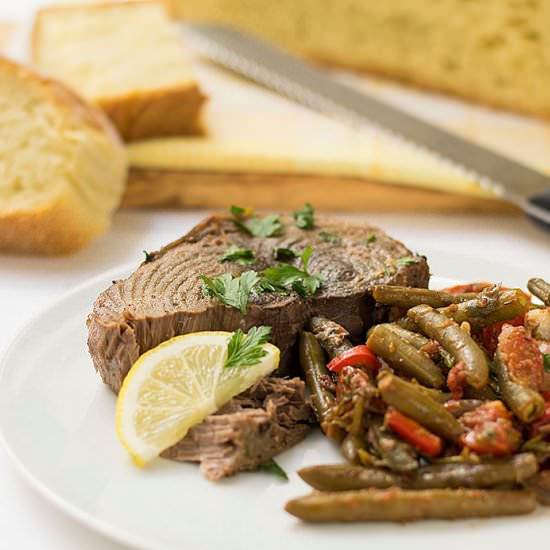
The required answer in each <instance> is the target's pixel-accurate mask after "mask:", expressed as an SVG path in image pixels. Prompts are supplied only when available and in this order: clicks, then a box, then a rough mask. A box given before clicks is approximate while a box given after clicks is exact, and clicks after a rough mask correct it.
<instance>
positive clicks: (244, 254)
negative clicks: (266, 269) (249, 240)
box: [220, 245, 256, 265]
mask: <svg viewBox="0 0 550 550" xmlns="http://www.w3.org/2000/svg"><path fill="white" fill-rule="evenodd" d="M255 256H256V253H255V252H254V250H250V249H249V248H239V247H238V246H237V245H231V246H230V247H229V248H227V249H226V250H225V252H224V253H223V256H222V257H221V258H220V263H222V264H223V263H224V262H235V263H237V264H240V265H250V264H253V263H256V258H255Z"/></svg>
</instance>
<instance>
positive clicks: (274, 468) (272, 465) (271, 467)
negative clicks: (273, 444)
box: [257, 459, 288, 481]
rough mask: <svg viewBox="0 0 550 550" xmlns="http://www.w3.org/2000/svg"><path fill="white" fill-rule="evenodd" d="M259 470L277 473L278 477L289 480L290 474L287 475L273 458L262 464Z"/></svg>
mask: <svg viewBox="0 0 550 550" xmlns="http://www.w3.org/2000/svg"><path fill="white" fill-rule="evenodd" d="M257 470H258V471H260V472H266V473H268V474H273V475H276V476H277V477H280V478H281V479H284V480H285V481H288V476H287V475H286V472H285V471H284V470H283V469H282V468H281V467H280V466H279V465H278V464H277V463H276V462H275V461H274V460H273V459H270V460H268V461H267V462H264V463H263V464H260V465H259V466H258V468H257Z"/></svg>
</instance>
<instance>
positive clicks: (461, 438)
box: [286, 279, 550, 522]
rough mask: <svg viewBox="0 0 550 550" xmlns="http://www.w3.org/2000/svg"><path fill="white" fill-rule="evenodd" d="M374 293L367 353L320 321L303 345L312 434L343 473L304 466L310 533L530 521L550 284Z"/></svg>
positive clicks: (540, 463)
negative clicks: (334, 454)
mask: <svg viewBox="0 0 550 550" xmlns="http://www.w3.org/2000/svg"><path fill="white" fill-rule="evenodd" d="M528 287H529V290H530V291H531V293H532V294H533V295H534V296H536V297H537V298H539V299H540V300H541V301H542V303H543V305H536V304H534V303H532V302H531V297H530V296H529V295H528V294H525V293H524V292H522V291H521V290H519V289H505V288H501V287H500V286H499V285H492V284H489V283H476V284H470V285H465V286H460V287H453V288H449V289H446V290H444V291H433V290H426V289H416V288H408V287H400V286H385V285H378V286H375V287H374V288H373V289H372V293H373V297H374V299H375V300H376V304H377V307H378V308H380V310H381V311H382V310H385V311H386V312H388V313H389V321H390V322H385V323H382V324H378V325H376V326H374V327H372V328H371V329H370V330H369V332H368V335H367V340H366V345H356V346H354V345H353V344H352V343H351V341H350V340H349V338H348V337H349V334H348V333H347V331H346V330H345V329H343V328H342V327H341V326H339V325H338V324H336V323H334V322H333V321H330V320H328V319H326V318H321V317H314V318H312V319H311V320H310V322H309V326H308V327H307V328H308V331H305V332H303V333H302V335H301V339H300V363H301V366H302V369H303V371H304V374H305V377H306V380H307V382H308V385H309V388H310V391H311V399H312V404H313V408H314V410H315V414H316V417H317V419H318V421H319V423H320V425H321V428H322V430H323V431H324V433H325V434H326V435H327V437H329V438H330V439H332V440H334V441H335V442H336V443H337V444H339V445H340V446H341V449H342V455H343V456H344V458H345V459H346V460H347V462H348V464H341V465H334V464H331V465H319V466H311V467H307V468H303V469H302V470H300V471H299V474H300V476H301V477H302V478H303V479H304V481H306V482H307V483H308V484H309V485H311V486H312V487H313V488H314V489H316V490H317V491H316V492H314V493H312V494H311V495H308V496H304V497H300V498H296V499H294V500H291V501H290V502H288V503H287V505H286V510H287V511H288V512H290V513H291V514H293V515H295V516H297V517H299V518H301V519H303V520H306V521H312V522H326V521H406V520H417V519H423V518H462V517H473V516H477V517H482V516H496V515H510V514H525V513H529V512H531V511H533V510H534V509H535V506H536V501H537V497H538V500H539V502H541V503H543V504H548V503H549V502H550V469H547V468H548V467H549V466H550V438H549V435H550V308H549V307H548V306H549V305H550V284H549V283H547V282H545V281H543V280H542V279H531V280H530V281H529V283H528Z"/></svg>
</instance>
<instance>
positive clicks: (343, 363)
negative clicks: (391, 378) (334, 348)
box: [327, 344, 380, 373]
mask: <svg viewBox="0 0 550 550" xmlns="http://www.w3.org/2000/svg"><path fill="white" fill-rule="evenodd" d="M344 367H366V368H367V369H370V370H371V371H372V372H373V373H376V372H378V369H379V367H380V365H379V364H378V359H376V355H374V353H372V351H371V350H370V349H369V348H368V347H367V346H365V345H364V344H362V345H360V346H355V347H354V348H351V349H348V350H346V351H344V352H343V353H341V354H340V355H338V356H337V357H335V358H334V359H333V360H332V361H331V362H330V363H329V364H328V365H327V368H328V370H330V371H332V372H340V371H341V370H342V369H343V368H344Z"/></svg>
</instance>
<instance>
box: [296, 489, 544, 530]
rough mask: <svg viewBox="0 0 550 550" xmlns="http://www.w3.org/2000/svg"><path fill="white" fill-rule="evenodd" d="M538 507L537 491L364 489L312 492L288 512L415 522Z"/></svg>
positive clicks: (322, 519)
mask: <svg viewBox="0 0 550 550" xmlns="http://www.w3.org/2000/svg"><path fill="white" fill-rule="evenodd" d="M535 507H536V497H535V493H534V491H531V490H527V489H523V490H518V491H500V490H481V489H429V490H426V491H406V490H403V489H364V490H360V491H344V492H340V493H312V494H310V495H307V496H303V497H299V498H295V499H293V500H290V501H289V502H287V504H286V506H285V510H286V511H287V512H289V513H290V514H292V515H293V516H296V517H298V518H300V519H303V520H305V521H310V522H317V523H326V522H333V521H342V522H343V521H345V522H351V521H415V520H420V519H428V518H434V519H456V518H467V517H490V516H505V515H516V514H527V513H529V512H532V511H533V510H534V509H535Z"/></svg>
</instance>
